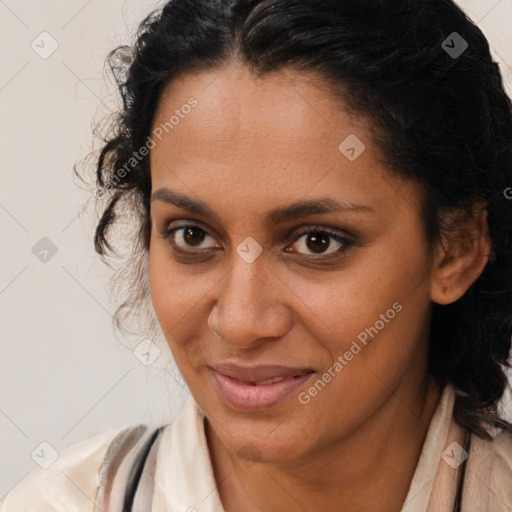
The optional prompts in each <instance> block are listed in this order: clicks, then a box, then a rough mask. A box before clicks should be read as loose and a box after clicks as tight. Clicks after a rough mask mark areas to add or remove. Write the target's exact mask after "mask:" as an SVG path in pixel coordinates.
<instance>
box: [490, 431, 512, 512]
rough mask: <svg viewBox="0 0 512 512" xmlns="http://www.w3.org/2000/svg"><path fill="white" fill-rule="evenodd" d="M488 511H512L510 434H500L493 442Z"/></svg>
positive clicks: (511, 445) (511, 448) (511, 436)
mask: <svg viewBox="0 0 512 512" xmlns="http://www.w3.org/2000/svg"><path fill="white" fill-rule="evenodd" d="M493 445H494V457H493V461H492V469H491V483H490V487H491V493H490V498H489V507H490V508H489V510H496V511H501V510H504V511H507V512H508V511H509V510H511V509H512V433H510V432H501V433H500V434H498V435H497V436H496V437H495V438H494V440H493Z"/></svg>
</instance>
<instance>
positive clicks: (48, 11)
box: [0, 0, 512, 499]
mask: <svg viewBox="0 0 512 512" xmlns="http://www.w3.org/2000/svg"><path fill="white" fill-rule="evenodd" d="M159 3H161V2H150V1H148V0H146V1H138V0H109V1H108V2H101V1H100V0H89V1H86V0H73V1H69V0H67V1H65V0H47V1H43V2H40V1H37V2H36V1H31V2H29V1H20V0H0V20H1V30H0V38H1V40H0V43H1V44H0V54H1V63H2V66H1V68H0V119H1V123H2V137H1V138H0V155H1V163H0V169H1V185H0V226H1V238H2V242H1V244H0V262H1V264H0V315H1V320H0V339H1V341H2V343H1V345H0V347H1V348H0V350H1V357H0V374H1V383H0V432H1V439H0V444H1V446H0V453H1V461H0V499H1V498H2V497H3V496H4V495H5V494H6V493H7V492H8V491H9V490H10V489H11V488H12V487H13V486H14V485H15V484H16V483H17V482H19V481H20V480H21V479H22V478H23V477H24V476H25V475H26V474H27V473H28V471H30V469H32V468H33V467H34V466H35V462H34V460H32V458H31V453H32V452H33V450H34V449H35V448H36V447H37V446H39V444H40V443H41V442H42V441H47V442H49V443H50V444H51V445H52V446H53V447H54V448H55V449H56V450H57V451H60V450H62V449H63V448H65V447H66V446H68V445H69V444H71V443H73V442H75V441H78V440H80V439H83V438H85V437H88V436H91V435H94V434H96V433H98V432H101V431H103V430H106V429H112V428H118V427H120V426H122V425H125V424H134V423H138V422H146V423H162V422H167V421H170V420H171V419H172V418H173V417H174V416H175V414H177V412H179V410H180V409H181V406H182V404H183V400H184V399H185V398H186V396H187V393H188V392H187V391H186V390H185V389H184V388H183V385H182V381H181V382H178V381H179V380H180V379H179V378H176V371H175V368H173V365H172V362H169V357H168V354H167V353H164V352H162V355H161V357H160V358H159V359H157V360H156V361H155V363H153V364H152V365H150V366H145V365H143V364H142V363H141V362H140V361H139V360H138V359H136V358H135V357H134V353H133V351H132V350H130V348H127V347H126V346H123V344H121V343H120V342H119V341H118V340H117V339H116V337H115V336H114V333H113V328H112V322H111V316H110V315H111V313H112V312H113V310H114V305H113V304H112V302H111V300H110V298H109V294H108V286H107V284H108V279H109V276H110V270H109V269H108V268H107V267H106V266H105V265H104V264H103V263H101V261H100V260H99V258H98V257H97V255H96V254H95V253H94V251H93V246H92V233H93V229H94V221H95V217H94V211H93V210H94V209H93V208H92V202H91V201H89V202H86V201H87V199H88V197H89V196H88V193H86V192H84V191H81V190H79V189H78V188H77V186H76V185H75V183H74V182H73V180H72V166H73V164H74V163H76V162H78V161H79V160H81V159H82V158H83V157H84V156H85V155H87V153H89V151H90V150H91V149H92V135H91V128H92V126H94V124H95V123H96V122H97V121H98V120H100V119H101V117H102V116H103V115H104V114H105V113H107V112H108V107H109V106H112V96H111V94H112V90H113V87H112V84H111V83H109V82H108V81H106V80H105V79H104V75H103V62H104V58H105V56H106V54H107V53H108V52H109V51H110V50H111V49H112V48H114V47H115V46H117V45H119V44H121V43H130V41H131V34H133V33H134V31H135V28H136V26H137V24H138V22H139V21H140V20H141V19H142V18H143V17H144V16H145V14H146V13H148V12H149V11H150V10H151V9H152V8H153V7H156V6H158V4H159ZM460 5H461V6H462V7H463V8H464V9H465V10H466V11H467V12H468V13H469V14H470V16H471V17H472V18H473V19H474V20H475V21H477V22H478V24H479V26H480V27H481V28H482V29H483V31H484V33H485V34H486V36H487V37H488V38H489V40H490V42H491V46H492V48H493V52H494V54H495V57H496V58H497V60H498V61H499V62H500V64H501V66H502V71H503V74H504V76H505V80H506V81H507V87H508V88H509V91H512V31H511V30H510V27H511V26H512V0H499V1H497V0H463V1H461V2H460ZM45 31H46V32H48V33H49V34H50V35H51V37H52V38H53V39H55V41H56V42H57V43H58V48H57V50H56V51H55V52H54V53H53V54H52V55H50V56H49V57H48V58H42V57H41V56H40V55H39V54H38V53H36V51H35V50H34V49H32V47H31V43H32V41H34V40H35V43H34V44H38V45H39V50H38V51H40V52H43V51H47V50H48V49H49V48H50V39H48V36H40V34H41V33H42V32H45ZM42 38H43V42H41V40H42ZM45 38H46V39H45ZM43 46H44V47H43ZM510 185H511V186H512V183H511V184H510ZM80 212H82V213H81V215H80V216H79V213H80ZM43 237H48V238H49V239H50V240H51V241H52V242H53V243H54V244H55V246H56V247H57V253H56V254H55V256H53V257H52V258H51V259H49V261H47V262H46V263H43V262H41V261H39V260H38V259H37V258H36V256H35V255H34V254H33V253H32V247H33V246H34V245H35V244H36V243H37V242H38V241H39V240H40V239H41V238H43ZM141 339H142V338H141ZM161 342H162V340H160V343H161ZM164 347H165V345H164Z"/></svg>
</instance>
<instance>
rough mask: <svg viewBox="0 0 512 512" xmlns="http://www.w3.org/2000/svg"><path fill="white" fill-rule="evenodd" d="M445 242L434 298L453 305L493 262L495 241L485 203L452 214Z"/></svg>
mask: <svg viewBox="0 0 512 512" xmlns="http://www.w3.org/2000/svg"><path fill="white" fill-rule="evenodd" d="M443 223H444V226H445V227H446V230H443V234H442V239H441V240H440V241H439V242H438V244H437V247H436V256H435V259H434V262H435V263H434V268H433V270H432V274H431V276H432V277H431V290H430V299H431V300H432V301H433V302H435V303H437V304H451V303H452V302H455V301H456V300H458V299H459V298H460V297H462V296H463V295H464V294H465V293H466V291H467V290H468V288H469V287H470V286H471V285H472V284H473V283H474V282H475V281H476V280H477V279H478V277H479V276H480V274H481V273H482V272H483V270H484V268H485V266H486V265H487V262H488V260H489V254H490V251H491V241H490V237H489V226H488V224H487V211H486V209H485V205H483V204H482V203H481V202H478V203H474V204H473V206H472V207H471V208H470V209H458V210H456V211H453V212H451V213H450V214H448V215H447V217H446V218H445V219H444V221H443Z"/></svg>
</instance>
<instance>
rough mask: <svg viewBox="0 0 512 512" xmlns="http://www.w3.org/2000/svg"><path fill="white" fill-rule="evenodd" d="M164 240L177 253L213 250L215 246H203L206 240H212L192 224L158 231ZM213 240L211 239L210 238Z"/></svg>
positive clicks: (202, 230)
mask: <svg viewBox="0 0 512 512" xmlns="http://www.w3.org/2000/svg"><path fill="white" fill-rule="evenodd" d="M159 233H160V234H161V235H162V238H163V239H164V240H169V241H170V243H171V245H172V246H173V248H174V249H175V250H176V251H178V252H184V253H185V252H188V253H193V252H197V251H195V249H202V250H208V249H215V248H217V247H219V246H218V245H217V244H215V243H213V244H212V245H209V246H208V245H205V241H206V242H207V240H208V238H212V237H211V236H210V235H209V234H208V232H207V231H206V230H204V229H203V228H200V227H199V226H196V225H194V224H185V225H182V226H179V227H175V228H172V229H165V230H163V231H159ZM212 240H213V238H212Z"/></svg>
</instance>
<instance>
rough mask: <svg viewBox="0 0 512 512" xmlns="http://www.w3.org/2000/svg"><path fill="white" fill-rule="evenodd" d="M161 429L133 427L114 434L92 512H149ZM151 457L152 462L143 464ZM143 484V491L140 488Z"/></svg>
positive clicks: (100, 475)
mask: <svg viewBox="0 0 512 512" xmlns="http://www.w3.org/2000/svg"><path fill="white" fill-rule="evenodd" d="M163 429H164V426H161V427H158V428H157V429H149V428H148V426H147V425H136V426H130V427H127V428H125V429H123V430H122V431H121V432H119V434H117V436H116V437H115V438H114V439H113V441H112V442H111V443H110V446H109V447H108V449H107V453H106V455H105V459H104V461H103V464H102V465H101V467H100V470H99V480H100V482H99V486H98V489H97V492H96V500H95V508H94V512H147V511H148V510H151V498H152V496H153V484H154V480H153V473H154V469H155V465H156V453H157V450H158V444H159V442H160V439H161V434H162V431H163ZM150 454H151V455H152V456H151V460H152V462H151V464H146V461H148V460H149V459H150ZM142 482H143V483H144V486H143V487H144V488H143V489H141V488H139V483H142ZM134 505H135V508H134ZM141 507H142V508H141Z"/></svg>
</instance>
